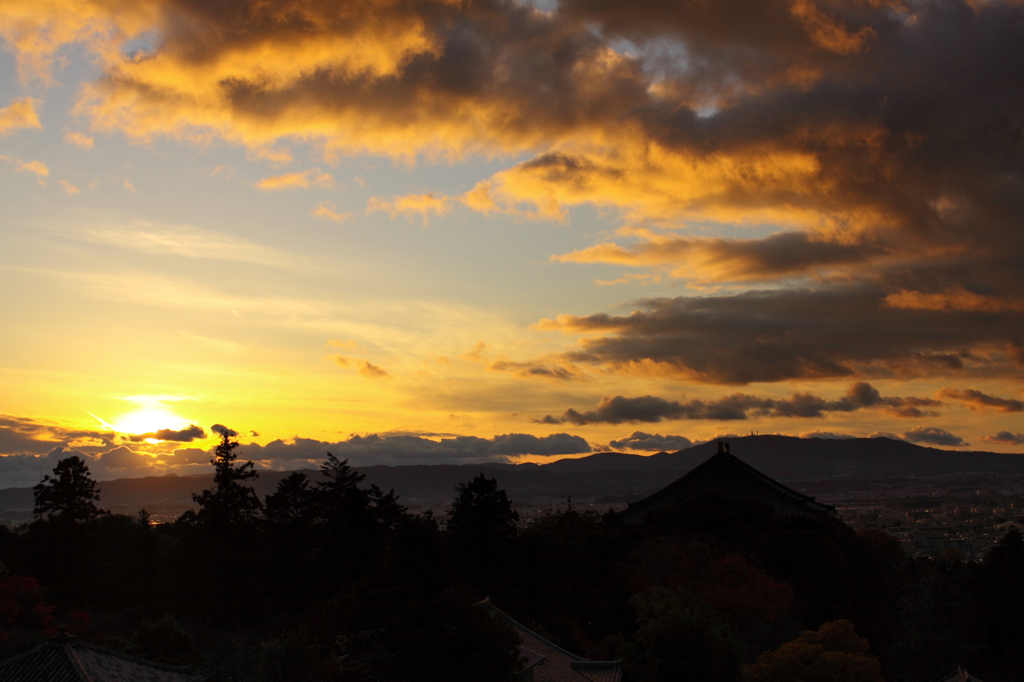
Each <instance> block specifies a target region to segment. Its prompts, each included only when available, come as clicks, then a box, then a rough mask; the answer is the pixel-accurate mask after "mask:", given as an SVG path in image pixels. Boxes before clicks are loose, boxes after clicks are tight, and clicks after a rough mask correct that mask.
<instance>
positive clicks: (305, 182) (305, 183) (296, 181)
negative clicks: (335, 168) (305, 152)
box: [256, 168, 334, 192]
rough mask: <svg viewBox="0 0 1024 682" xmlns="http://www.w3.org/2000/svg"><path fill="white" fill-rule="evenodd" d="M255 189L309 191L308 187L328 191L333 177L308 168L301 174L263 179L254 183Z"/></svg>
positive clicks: (266, 190)
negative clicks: (298, 189)
mask: <svg viewBox="0 0 1024 682" xmlns="http://www.w3.org/2000/svg"><path fill="white" fill-rule="evenodd" d="M256 187H258V188H259V189H261V190H263V191H264V192H274V191H277V190H282V189H293V188H302V189H309V188H310V187H319V188H322V189H330V188H331V187H334V177H333V176H332V175H331V174H330V173H324V172H323V171H321V170H320V169H319V168H310V169H309V170H304V171H302V172H301V173H285V174H284V175H275V176H270V177H266V178H263V179H262V180H260V181H259V182H257V183H256Z"/></svg>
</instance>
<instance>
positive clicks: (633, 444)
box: [608, 431, 693, 452]
mask: <svg viewBox="0 0 1024 682" xmlns="http://www.w3.org/2000/svg"><path fill="white" fill-rule="evenodd" d="M608 445H610V446H611V447H612V448H614V449H615V450H649V451H652V452H653V451H662V452H674V451H676V450H682V449H684V448H688V447H690V446H691V445H693V441H691V440H690V439H689V438H687V437H686V436H662V435H661V434H658V433H644V432H643V431H634V432H633V433H631V434H629V435H628V436H626V437H625V438H622V439H620V440H613V441H611V442H610V443H608Z"/></svg>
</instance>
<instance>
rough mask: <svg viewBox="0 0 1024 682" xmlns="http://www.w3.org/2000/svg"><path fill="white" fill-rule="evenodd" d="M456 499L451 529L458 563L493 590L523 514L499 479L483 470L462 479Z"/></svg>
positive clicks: (483, 586) (474, 583)
mask: <svg viewBox="0 0 1024 682" xmlns="http://www.w3.org/2000/svg"><path fill="white" fill-rule="evenodd" d="M455 491H456V492H457V493H458V496H457V497H456V498H455V501H454V502H452V507H451V519H450V520H449V521H448V531H449V533H450V534H451V540H452V553H453V555H454V558H455V560H456V564H457V565H458V566H459V568H460V569H461V570H462V571H463V573H464V574H465V576H466V578H467V579H468V580H469V582H470V584H471V585H472V586H473V587H475V588H477V589H480V590H483V591H484V592H487V593H489V592H490V591H491V590H492V589H493V587H494V586H495V585H496V584H500V582H501V579H502V577H503V574H504V573H506V572H507V566H508V561H507V554H508V552H509V550H510V549H511V547H510V545H511V541H512V539H513V538H515V536H516V522H518V521H519V514H518V513H516V512H515V511H514V510H513V509H512V503H511V502H510V501H509V499H508V495H507V494H506V493H505V491H504V490H501V489H499V488H498V481H497V480H496V479H493V478H487V477H486V476H484V475H483V473H480V474H479V475H478V476H476V477H475V478H473V479H472V480H471V481H469V482H468V483H460V484H459V485H458V486H456V488H455Z"/></svg>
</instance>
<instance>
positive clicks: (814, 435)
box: [800, 431, 857, 440]
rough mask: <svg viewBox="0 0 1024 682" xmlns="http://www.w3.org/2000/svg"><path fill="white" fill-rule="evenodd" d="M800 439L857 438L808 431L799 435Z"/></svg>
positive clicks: (827, 432)
mask: <svg viewBox="0 0 1024 682" xmlns="http://www.w3.org/2000/svg"><path fill="white" fill-rule="evenodd" d="M800 437H801V438H821V439H822V440H853V439H854V438H857V436H851V435H850V434H848V433H833V432H832V431H808V432H806V433H801V434H800Z"/></svg>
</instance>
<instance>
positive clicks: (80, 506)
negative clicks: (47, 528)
mask: <svg viewBox="0 0 1024 682" xmlns="http://www.w3.org/2000/svg"><path fill="white" fill-rule="evenodd" d="M32 490H33V492H34V493H35V509H34V513H36V514H38V515H40V516H42V515H48V516H49V518H52V519H55V520H57V521H60V522H62V523H75V522H78V521H91V520H92V519H94V518H96V517H97V516H101V515H103V514H106V513H108V512H106V511H104V510H102V509H100V508H99V507H97V506H96V505H95V504H94V501H95V502H98V501H99V499H100V491H99V488H97V487H96V481H94V480H93V478H92V476H91V475H90V474H89V467H88V466H87V465H86V463H85V462H84V461H83V460H82V458H80V457H78V456H77V455H76V456H72V457H68V458H66V459H62V460H60V461H59V462H57V466H55V467H54V468H53V476H50V475H47V476H46V477H44V478H43V480H42V482H40V483H39V484H38V485H36V486H35V487H33V488H32Z"/></svg>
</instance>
